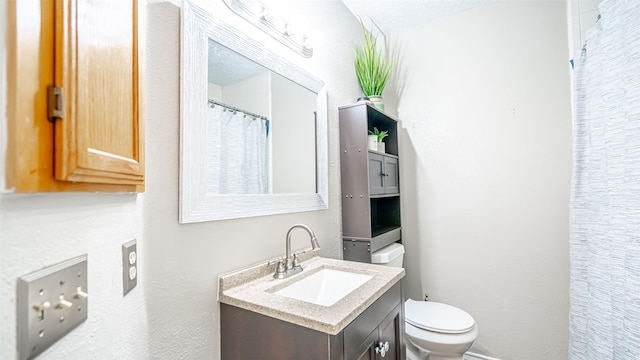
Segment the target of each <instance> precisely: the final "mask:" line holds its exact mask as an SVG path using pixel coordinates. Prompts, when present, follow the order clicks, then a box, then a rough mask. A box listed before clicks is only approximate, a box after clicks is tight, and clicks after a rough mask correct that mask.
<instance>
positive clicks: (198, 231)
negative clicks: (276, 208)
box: [0, 0, 360, 360]
mask: <svg viewBox="0 0 640 360" xmlns="http://www.w3.org/2000/svg"><path fill="white" fill-rule="evenodd" d="M201 3H202V5H203V7H208V8H209V10H211V11H212V12H213V13H214V14H216V16H218V17H221V18H222V19H224V20H225V21H227V22H230V23H233V24H234V25H236V26H237V27H239V28H241V29H242V30H243V31H245V32H247V33H248V34H250V35H251V36H253V37H254V38H255V39H257V40H258V41H261V42H263V43H264V44H265V46H266V47H269V48H271V49H273V50H274V51H276V52H278V53H280V54H281V55H282V56H287V57H291V60H292V61H295V62H297V63H298V64H300V66H303V67H305V68H306V69H307V70H308V71H310V72H312V73H313V74H314V75H316V76H317V77H319V78H321V79H323V80H324V81H325V82H326V83H327V84H328V88H327V89H328V91H327V92H328V105H329V111H328V115H329V141H330V143H329V151H330V157H329V160H330V166H329V172H330V174H329V178H330V179H329V185H330V194H329V195H330V200H329V201H330V203H329V209H328V210H325V211H318V212H307V213H301V214H289V215H280V216H265V217H259V218H252V219H242V220H230V221H220V222H209V223H200V224H189V225H178V223H177V219H178V175H179V173H178V171H179V154H178V149H179V100H178V99H179V64H180V57H179V44H180V38H179V34H180V27H179V24H180V8H179V4H180V1H174V2H150V3H149V4H148V6H147V15H148V19H147V35H146V44H144V46H145V48H146V71H145V73H146V74H145V78H146V87H147V93H146V100H145V103H146V107H145V111H146V119H147V122H146V127H147V129H146V161H147V164H146V166H147V172H146V175H147V182H146V192H145V193H144V194H140V195H135V194H38V195H6V194H5V195H2V196H1V197H0V250H1V251H0V260H1V268H0V270H1V271H0V298H1V299H2V301H1V302H0V316H1V317H0V336H1V338H2V341H1V344H0V358H2V359H14V358H15V357H16V349H15V344H16V337H15V333H16V328H15V307H16V305H15V293H16V279H17V278H18V277H19V276H21V275H23V274H26V273H29V272H31V271H34V270H37V269H39V268H41V267H44V266H47V265H50V264H53V263H57V262H59V261H62V260H65V259H67V258H70V257H73V256H76V255H78V254H82V253H88V255H89V294H90V295H89V296H90V303H89V304H90V305H89V306H90V309H89V319H88V320H87V321H86V322H85V323H84V324H82V325H81V326H80V327H79V328H78V329H76V330H74V331H73V332H72V333H70V334H69V335H67V336H66V337H65V338H64V339H62V340H61V341H59V342H58V343H56V344H55V345H54V346H53V347H52V348H50V349H49V350H47V351H46V353H45V354H44V355H43V356H42V358H46V359H52V360H57V359H60V360H62V359H65V360H73V359H83V360H84V359H88V358H91V359H123V360H124V359H136V360H138V359H165V360H171V359H176V360H184V359H190V360H191V359H193V360H196V359H218V358H220V354H219V341H220V340H219V324H218V312H219V306H218V303H217V298H216V292H217V276H218V275H219V274H221V273H223V272H226V271H230V270H233V269H236V268H239V267H242V266H245V265H249V264H252V263H255V262H258V261H263V260H265V259H267V258H270V257H274V256H277V255H280V254H282V253H283V252H284V247H285V241H284V240H285V239H284V237H285V233H286V231H287V229H288V228H289V227H290V226H291V225H292V224H294V223H296V222H303V223H306V224H308V225H310V226H311V227H312V228H313V229H314V230H315V231H316V233H317V235H318V238H319V241H320V245H321V247H322V254H323V255H325V256H330V257H340V256H341V253H342V250H341V242H340V239H339V237H340V234H341V219H340V198H339V192H340V175H339V171H340V170H339V156H338V133H337V132H338V111H337V107H338V106H339V105H343V104H346V103H350V102H352V101H354V100H355V99H356V98H357V97H358V96H360V92H359V90H358V87H357V83H356V80H355V77H354V75H353V71H352V60H351V59H352V56H353V54H352V45H353V44H354V43H355V42H356V41H359V39H360V28H359V24H358V22H357V21H356V19H355V18H354V17H353V16H352V15H351V14H350V13H349V12H348V11H347V9H346V8H345V7H344V6H343V5H342V3H340V2H338V1H305V2H304V4H303V5H300V4H299V3H298V2H297V1H294V0H290V1H285V2H284V3H285V5H290V7H292V8H293V11H298V12H300V13H302V14H303V15H305V16H306V17H307V18H308V19H309V20H310V22H311V25H312V28H316V27H317V28H321V29H322V30H323V31H324V32H325V33H326V35H327V42H326V44H325V45H324V47H323V48H321V49H319V50H317V51H316V54H315V55H314V57H313V58H312V59H302V58H301V57H299V56H298V55H294V54H293V53H292V52H291V51H290V50H289V49H288V48H286V47H284V46H283V45H281V44H279V43H276V42H275V41H273V40H271V39H270V38H268V37H267V36H266V35H264V34H262V33H261V32H260V31H258V30H256V29H255V28H253V27H252V26H250V25H248V24H244V23H243V21H242V20H240V19H239V18H238V17H237V16H236V15H234V14H232V13H231V12H230V11H229V10H227V9H226V7H225V6H224V4H223V3H222V0H216V1H205V0H202V1H201ZM0 6H2V8H4V6H5V5H4V4H3V3H2V4H0ZM2 14H3V13H2V12H0V15H2ZM0 23H4V18H3V21H0ZM4 39H5V38H4V37H2V39H1V40H0V41H2V42H3V43H2V44H0V45H2V46H1V47H0V55H2V56H4V55H5V51H6V46H5V45H4ZM3 69H4V67H3ZM203 76H206V74H203ZM3 86H4V84H3ZM2 114H4V112H2ZM0 116H2V117H4V115H0ZM4 120H5V119H4V118H2V121H3V122H4ZM2 130H3V132H4V127H3V128H2ZM298 236H299V237H298ZM133 238H137V239H138V249H139V259H140V260H139V261H140V266H139V276H140V277H139V281H138V287H137V288H136V289H134V290H133V291H132V292H130V293H129V294H128V295H127V296H126V297H123V296H122V283H121V282H122V272H121V261H122V260H121V253H120V251H121V250H120V246H121V244H122V243H124V242H126V241H128V240H130V239H133ZM293 241H294V247H295V248H302V247H306V246H308V240H307V239H306V238H305V237H304V236H303V233H302V232H301V233H300V234H297V233H296V234H294V240H293Z"/></svg>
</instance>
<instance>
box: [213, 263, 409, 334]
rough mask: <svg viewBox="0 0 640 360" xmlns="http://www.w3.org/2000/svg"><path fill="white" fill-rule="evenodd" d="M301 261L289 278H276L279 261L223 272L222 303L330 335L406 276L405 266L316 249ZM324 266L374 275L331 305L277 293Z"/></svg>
mask: <svg viewBox="0 0 640 360" xmlns="http://www.w3.org/2000/svg"><path fill="white" fill-rule="evenodd" d="M304 255H306V256H305V257H304V258H303V259H302V260H303V261H302V262H301V265H302V267H303V269H304V270H303V271H302V272H300V273H298V274H295V275H293V276H291V277H289V278H286V279H281V280H279V279H274V278H273V272H274V270H275V265H268V264H267V262H264V263H261V264H257V265H253V266H250V267H247V268H244V269H240V270H237V271H233V272H230V273H227V274H223V275H220V276H219V278H218V283H219V286H218V300H219V301H220V302H221V303H224V304H229V305H233V306H237V307H239V308H243V309H246V310H250V311H253V312H257V313H260V314H263V315H267V316H270V317H273V318H276V319H280V320H283V321H287V322H290V323H293V324H297V325H300V326H304V327H307V328H310V329H314V330H318V331H321V332H324V333H327V334H330V335H336V334H338V333H339V332H340V331H342V330H343V329H344V328H345V327H346V326H347V325H349V323H351V321H353V320H354V319H355V318H356V317H358V315H360V314H361V313H362V312H363V311H364V310H365V309H366V308H367V307H369V305H371V304H373V303H374V302H375V301H376V300H377V299H378V298H379V297H380V296H381V295H382V294H384V293H385V292H386V291H387V290H389V289H390V288H391V287H392V286H393V285H395V284H396V283H397V282H398V281H400V279H402V278H403V277H404V274H405V272H404V269H402V268H395V267H388V266H381V265H374V264H367V263H360V262H353V261H345V260H337V259H330V258H323V257H319V256H318V255H317V252H315V251H313V252H310V253H306V254H304ZM321 269H334V270H343V271H349V272H354V273H360V274H367V275H371V276H373V277H372V278H371V279H369V280H368V281H367V282H366V283H364V284H363V285H361V286H360V287H358V288H357V289H356V290H354V291H353V292H351V293H350V294H348V295H347V296H345V297H344V298H342V299H341V300H339V301H338V302H336V303H335V304H333V305H331V306H322V305H317V304H312V303H309V302H305V301H301V300H296V299H292V298H288V297H284V296H280V295H276V294H274V292H275V291H278V290H280V289H282V288H284V287H286V286H289V285H290V284H292V283H294V282H296V281H298V280H300V279H302V278H305V277H307V276H309V275H311V274H313V273H315V272H317V271H320V270H321Z"/></svg>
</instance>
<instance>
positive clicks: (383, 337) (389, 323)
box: [344, 283, 404, 360]
mask: <svg viewBox="0 0 640 360" xmlns="http://www.w3.org/2000/svg"><path fill="white" fill-rule="evenodd" d="M403 314H404V313H403V312H402V290H401V285H400V283H398V284H396V285H394V286H393V287H392V288H391V289H389V290H388V291H387V292H386V293H384V294H383V295H382V296H381V297H380V298H379V299H378V300H376V302H375V303H373V304H372V305H371V306H370V307H369V308H367V310H365V311H364V312H363V313H362V314H360V316H358V317H357V318H356V319H355V320H353V322H352V323H351V324H349V325H348V326H347V327H346V328H345V330H344V358H345V360H360V359H380V360H387V359H393V360H403V359H404V357H403V351H404V350H403V344H404V342H403V339H402V337H403V334H404V326H402V325H403V324H404V317H403ZM380 342H382V343H383V345H384V344H385V343H388V345H389V347H388V349H387V350H386V351H385V354H384V355H385V356H384V357H383V356H382V353H381V352H380V351H378V352H376V346H378V345H379V344H380Z"/></svg>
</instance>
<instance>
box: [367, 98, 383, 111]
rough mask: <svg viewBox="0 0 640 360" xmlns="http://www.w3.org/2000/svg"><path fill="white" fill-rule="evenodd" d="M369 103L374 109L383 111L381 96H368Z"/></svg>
mask: <svg viewBox="0 0 640 360" xmlns="http://www.w3.org/2000/svg"><path fill="white" fill-rule="evenodd" d="M369 101H371V105H373V106H374V107H375V108H376V109H378V110H380V111H384V103H383V102H382V96H373V95H372V96H369Z"/></svg>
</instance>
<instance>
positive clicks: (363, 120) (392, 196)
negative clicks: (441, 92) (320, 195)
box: [339, 103, 401, 263]
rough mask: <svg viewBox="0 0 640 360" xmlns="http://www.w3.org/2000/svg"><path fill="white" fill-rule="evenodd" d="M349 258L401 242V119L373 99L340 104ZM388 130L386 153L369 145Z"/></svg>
mask: <svg viewBox="0 0 640 360" xmlns="http://www.w3.org/2000/svg"><path fill="white" fill-rule="evenodd" d="M339 112H340V171H341V186H342V237H343V239H342V240H343V245H344V246H343V250H344V259H345V260H352V261H361V262H369V263H370V262H371V253H372V252H374V251H376V250H378V249H381V248H383V247H384V246H386V245H389V244H391V243H393V242H401V223H400V218H401V217H400V186H399V184H400V172H399V161H400V158H399V154H398V148H399V146H398V122H397V121H396V120H395V119H393V118H392V117H390V116H389V115H387V114H385V113H383V112H381V111H379V110H378V109H376V108H374V107H373V106H371V105H369V104H367V103H358V104H352V105H347V106H342V107H340V108H339ZM374 128H378V130H380V131H388V133H389V135H388V136H387V137H386V138H385V139H384V140H383V141H384V142H385V148H386V149H385V151H386V152H385V153H381V152H378V151H372V150H368V148H367V135H369V131H370V130H373V129H374Z"/></svg>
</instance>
